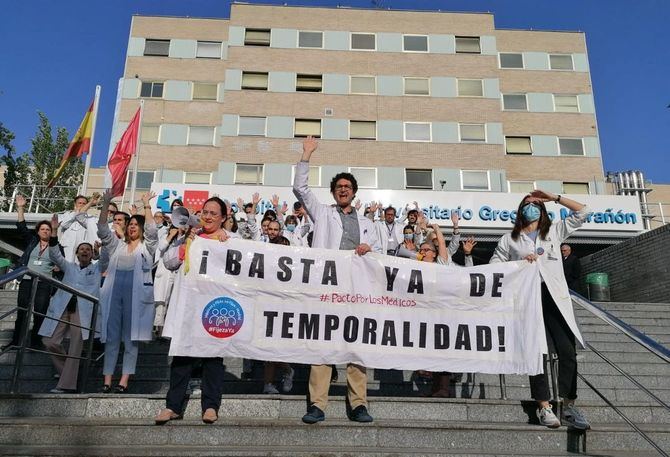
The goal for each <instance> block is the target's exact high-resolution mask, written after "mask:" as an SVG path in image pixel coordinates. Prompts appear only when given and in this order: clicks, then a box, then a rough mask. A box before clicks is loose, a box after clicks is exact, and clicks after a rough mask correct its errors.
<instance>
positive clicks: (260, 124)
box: [238, 116, 266, 136]
mask: <svg viewBox="0 0 670 457" xmlns="http://www.w3.org/2000/svg"><path fill="white" fill-rule="evenodd" d="M265 123H266V118H264V117H251V116H240V125H239V129H238V135H240V136H265Z"/></svg>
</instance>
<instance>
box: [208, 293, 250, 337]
mask: <svg viewBox="0 0 670 457" xmlns="http://www.w3.org/2000/svg"><path fill="white" fill-rule="evenodd" d="M243 323H244V311H243V310H242V307H241V306H240V304H239V303H237V302H236V301H235V300H233V299H232V298H230V297H218V298H215V299H214V300H212V301H211V302H209V303H207V306H205V309H203V310H202V326H203V327H204V328H205V331H206V332H207V333H209V334H210V335H212V336H213V337H215V338H229V337H231V336H233V335H234V334H236V333H237V332H239V331H240V328H242V324H243Z"/></svg>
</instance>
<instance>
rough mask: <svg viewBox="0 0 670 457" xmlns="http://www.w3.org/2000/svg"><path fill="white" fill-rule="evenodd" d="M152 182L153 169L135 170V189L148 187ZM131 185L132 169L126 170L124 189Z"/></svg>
mask: <svg viewBox="0 0 670 457" xmlns="http://www.w3.org/2000/svg"><path fill="white" fill-rule="evenodd" d="M152 182H154V172H153V171H139V170H138V171H137V184H136V186H135V187H136V188H137V189H150V188H151V183H152ZM132 186H133V171H132V170H128V175H127V177H126V189H130V188H131V187H132Z"/></svg>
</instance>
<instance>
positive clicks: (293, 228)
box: [284, 224, 295, 232]
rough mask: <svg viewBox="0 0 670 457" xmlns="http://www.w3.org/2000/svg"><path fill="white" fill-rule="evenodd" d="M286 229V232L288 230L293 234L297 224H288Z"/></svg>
mask: <svg viewBox="0 0 670 457" xmlns="http://www.w3.org/2000/svg"><path fill="white" fill-rule="evenodd" d="M284 227H285V228H286V230H288V231H289V232H293V231H294V230H295V224H286V225H285V226H284Z"/></svg>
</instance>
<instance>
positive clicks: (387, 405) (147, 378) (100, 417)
mask: <svg viewBox="0 0 670 457" xmlns="http://www.w3.org/2000/svg"><path fill="white" fill-rule="evenodd" d="M15 300H16V293H15V292H7V291H0V313H2V312H4V310H5V309H7V308H8V307H11V306H14V304H15V303H16V301H15ZM603 306H604V307H605V308H606V309H608V310H609V311H611V312H612V313H614V314H615V315H617V316H618V317H620V318H621V319H623V320H625V321H626V322H628V323H630V324H631V325H633V326H635V327H637V328H638V329H640V330H642V331H644V332H645V333H647V334H648V335H649V336H651V337H652V338H654V339H656V340H657V341H659V342H660V343H663V344H665V345H668V344H670V315H669V314H668V311H670V305H665V304H633V303H607V304H603ZM577 314H578V320H579V322H580V324H581V327H582V330H583V332H584V334H585V337H586V338H587V340H588V341H589V342H590V343H591V344H593V346H595V347H596V348H597V349H599V350H601V351H603V353H604V354H605V355H606V356H607V357H608V358H609V359H611V360H613V361H614V362H616V363H617V364H619V365H620V366H621V367H622V368H623V369H624V370H626V371H627V372H628V373H630V374H631V375H633V376H635V377H636V379H638V380H639V381H640V382H641V383H642V384H643V385H645V386H646V387H648V388H649V389H650V390H652V391H653V392H654V393H655V394H656V395H657V396H659V397H660V398H662V399H663V400H664V401H666V402H670V381H668V379H670V377H669V375H670V365H668V364H666V363H664V362H663V361H661V360H660V359H659V358H658V357H656V356H654V355H652V354H649V353H647V352H646V351H645V350H644V349H643V348H642V347H640V346H639V345H637V344H636V343H634V342H632V341H630V340H628V339H627V338H626V337H624V336H622V335H621V334H619V333H618V332H617V331H616V330H614V329H612V328H610V327H608V326H607V325H606V324H604V323H603V322H602V321H600V320H599V319H598V318H595V317H592V316H591V315H590V314H589V313H588V312H586V311H582V310H580V309H577ZM6 328H7V323H0V340H7V339H8V337H9V333H8V331H7V330H6ZM167 349H168V345H167V344H166V343H165V342H154V343H151V344H145V345H143V346H142V347H141V349H140V357H139V361H138V372H137V375H136V376H135V377H134V379H132V380H131V389H130V394H128V395H103V394H78V395H52V394H48V393H45V392H48V390H49V389H51V388H52V387H54V385H55V383H56V381H55V380H54V379H53V374H54V370H53V368H52V366H51V362H50V361H49V359H48V357H46V356H43V355H40V354H28V355H27V357H26V359H25V361H26V364H25V369H24V371H23V376H22V380H21V383H20V391H21V392H22V394H21V395H20V396H9V395H0V455H136V456H145V455H189V456H190V455H231V456H252V455H253V456H259V455H263V456H265V455H268V456H270V455H271V456H303V455H323V456H349V455H364V456H391V455H395V456H402V455H408V456H409V455H411V456H420V455H425V456H435V455H467V456H474V455H486V456H491V455H556V456H559V455H568V454H570V453H571V452H578V451H580V449H582V446H583V445H584V444H585V445H586V449H587V452H588V453H589V454H590V455H626V456H647V455H649V456H651V455H658V454H657V453H656V452H655V451H653V449H652V448H651V446H650V445H649V444H648V443H647V442H646V441H644V440H643V439H642V438H641V437H639V436H638V435H637V434H636V433H635V432H634V431H633V430H632V429H631V428H630V427H629V426H627V425H626V424H625V422H624V421H623V420H622V419H621V418H620V417H619V416H618V415H617V414H616V413H615V412H614V411H613V410H611V409H610V408H609V407H608V406H607V405H606V404H605V403H604V402H603V401H602V400H600V399H599V397H598V396H597V395H596V394H595V393H594V392H592V391H591V390H590V389H588V387H586V386H585V385H583V384H582V383H581V381H580V389H579V397H580V398H579V406H580V409H582V411H583V412H584V413H585V414H586V415H587V417H588V418H589V419H590V421H591V423H592V426H593V428H592V430H590V431H589V432H588V433H587V434H586V435H583V434H581V433H578V432H575V431H572V430H569V429H568V428H566V427H561V428H560V429H558V430H549V429H545V428H542V427H540V426H538V425H535V422H536V420H535V416H534V405H533V403H532V402H529V401H527V399H528V397H529V388H528V378H527V377H525V376H507V377H506V381H507V397H508V399H507V400H501V399H500V387H499V381H498V376H493V375H480V374H476V375H471V374H470V375H468V374H464V375H463V376H462V379H461V380H460V381H459V382H458V383H455V384H454V385H453V388H454V393H455V397H456V398H452V399H432V398H423V397H420V396H419V392H420V389H421V388H422V386H420V385H417V384H416V382H415V381H416V380H415V379H414V378H413V377H412V373H411V372H402V371H391V370H369V376H368V378H369V383H368V389H369V395H370V408H369V409H370V412H371V414H372V415H373V416H374V417H375V422H374V423H373V424H365V425H362V424H354V423H351V422H349V421H348V420H346V418H345V407H344V397H343V395H344V392H345V389H346V383H345V373H344V370H343V368H344V367H338V374H339V381H338V382H335V383H334V384H333V387H332V388H331V394H332V395H333V400H332V402H331V405H330V406H329V408H328V410H327V412H326V414H327V420H326V421H325V422H324V423H321V424H318V425H315V426H306V425H304V424H302V423H301V422H300V417H301V416H302V414H304V411H305V406H306V400H305V395H304V394H305V392H306V390H307V377H308V373H309V372H308V367H304V366H295V369H296V377H295V383H294V389H293V391H292V392H291V395H261V394H260V392H261V389H262V383H261V381H260V377H261V372H262V366H261V365H260V364H257V365H256V367H255V370H254V377H253V378H252V379H250V380H247V379H242V363H241V360H239V359H232V358H231V359H225V360H224V362H225V364H226V370H227V376H226V388H225V392H226V393H225V396H224V399H223V404H222V408H221V411H220V416H221V420H220V421H219V422H217V424H216V425H214V426H206V425H204V424H202V423H201V422H200V420H199V408H200V405H199V403H200V402H199V398H197V397H198V396H197V395H196V396H195V397H196V398H194V399H192V400H191V402H190V403H189V406H188V409H187V412H186V415H185V418H184V420H182V421H178V422H174V423H171V424H168V425H166V426H164V427H156V426H154V425H152V420H151V419H152V417H153V415H154V414H155V413H156V412H157V411H158V410H159V409H160V408H161V407H162V406H163V405H164V398H163V395H164V393H165V391H166V389H167V385H168V381H167V379H168V358H167ZM578 358H579V363H580V365H579V367H580V373H581V374H583V375H584V376H585V377H586V378H587V379H588V380H589V381H590V382H591V383H593V384H594V385H596V386H597V387H598V388H599V389H601V391H602V392H603V393H604V394H605V395H606V396H607V397H608V398H609V399H610V400H611V401H613V402H614V403H615V404H616V405H617V406H618V407H620V409H621V410H622V411H623V412H624V413H625V414H627V415H628V416H629V417H630V418H631V419H632V420H633V421H634V422H635V423H636V424H639V426H640V427H641V428H642V429H643V430H644V431H645V432H646V433H648V434H649V435H650V436H651V437H652V438H653V439H654V440H655V441H656V442H657V443H658V444H659V445H660V446H661V447H662V448H664V449H666V450H670V412H669V411H668V410H666V409H664V408H663V407H661V406H659V405H657V404H656V403H654V402H653V401H651V400H650V399H649V398H648V397H647V396H646V395H645V394H644V393H643V392H641V391H639V389H637V388H636V387H635V386H633V385H632V384H631V383H630V382H629V381H627V380H626V379H625V378H623V377H622V376H621V375H618V374H617V373H616V371H615V370H614V369H612V368H611V367H609V365H607V364H606V363H604V362H603V361H602V360H601V359H600V358H598V356H597V355H596V354H594V353H592V352H590V351H580V353H579V355H578ZM13 359H14V355H12V354H9V355H5V356H3V357H1V358H0V391H4V392H7V391H8V386H9V382H10V379H11V367H12V363H13ZM101 384H102V378H101V364H100V363H98V364H95V365H94V367H93V368H92V373H91V377H90V382H89V385H88V388H89V392H95V391H97V390H98V389H99V387H100V386H101Z"/></svg>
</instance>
